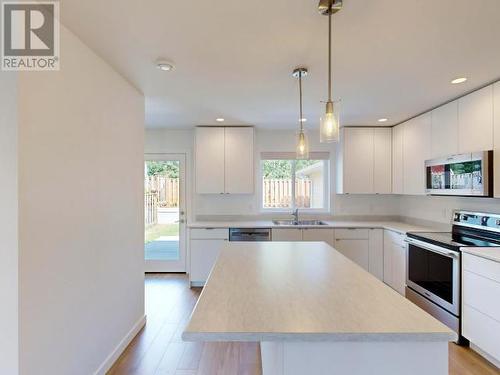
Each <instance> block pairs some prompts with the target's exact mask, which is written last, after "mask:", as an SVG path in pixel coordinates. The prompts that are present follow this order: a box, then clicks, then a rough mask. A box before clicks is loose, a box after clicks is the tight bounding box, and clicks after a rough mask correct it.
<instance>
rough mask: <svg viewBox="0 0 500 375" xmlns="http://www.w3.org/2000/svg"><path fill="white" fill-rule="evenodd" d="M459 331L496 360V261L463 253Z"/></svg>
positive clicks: (499, 278) (499, 281)
mask: <svg viewBox="0 0 500 375" xmlns="http://www.w3.org/2000/svg"><path fill="white" fill-rule="evenodd" d="M462 261H463V265H462V301H463V306H462V334H463V335H464V337H465V338H467V339H468V340H469V341H470V342H471V343H473V344H474V345H475V346H477V347H478V348H479V349H480V350H481V351H483V352H485V353H486V354H487V355H488V356H490V357H491V358H490V359H492V360H493V361H496V362H497V364H498V363H500V346H499V345H498V338H499V337H500V263H498V262H494V261H492V260H488V259H484V258H480V257H477V256H475V255H471V254H466V253H464V254H463V257H462Z"/></svg>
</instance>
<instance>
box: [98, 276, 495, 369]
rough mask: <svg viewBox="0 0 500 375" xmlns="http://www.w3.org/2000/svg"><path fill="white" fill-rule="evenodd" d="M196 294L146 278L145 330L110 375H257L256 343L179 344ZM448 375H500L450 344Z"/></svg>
mask: <svg viewBox="0 0 500 375" xmlns="http://www.w3.org/2000/svg"><path fill="white" fill-rule="evenodd" d="M200 292H201V289H200V288H195V289H190V288H189V286H188V281H187V277H186V276H185V275H180V274H149V275H146V314H147V324H146V327H145V328H144V329H143V330H142V331H141V332H140V333H139V334H138V335H137V337H136V338H135V339H134V340H133V341H132V343H131V344H130V345H129V346H128V348H127V349H126V350H125V352H124V353H123V354H122V355H121V357H120V358H119V359H118V361H117V362H116V363H115V365H114V366H113V368H112V369H111V370H110V371H109V373H108V374H110V375H122V374H133V375H136V374H137V375H167V374H168V375H261V374H262V370H261V362H260V350H259V344H258V343H189V342H183V341H182V339H181V334H182V331H183V329H184V327H185V325H186V324H187V321H188V319H189V316H190V314H191V311H192V309H193V307H194V305H195V303H196V301H197V299H198V297H199V295H200ZM449 360H450V366H449V368H450V371H449V373H450V375H500V371H498V369H496V368H495V367H494V366H492V365H491V364H489V363H488V362H487V361H486V360H484V359H483V358H482V357H480V356H479V355H478V354H476V353H475V352H473V351H472V350H470V349H469V348H464V347H459V346H457V345H455V344H450V359H449Z"/></svg>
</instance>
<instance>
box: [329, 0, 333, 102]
mask: <svg viewBox="0 0 500 375" xmlns="http://www.w3.org/2000/svg"><path fill="white" fill-rule="evenodd" d="M333 2H334V0H329V1H328V101H329V102H331V101H332V7H333Z"/></svg>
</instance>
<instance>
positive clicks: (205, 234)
mask: <svg viewBox="0 0 500 375" xmlns="http://www.w3.org/2000/svg"><path fill="white" fill-rule="evenodd" d="M228 239H229V230H228V229H191V233H190V271H189V281H190V283H191V285H194V286H201V285H204V284H205V282H206V281H207V278H208V275H209V274H210V271H211V270H212V267H213V266H214V264H215V261H216V260H217V257H218V256H219V252H220V249H221V248H222V246H223V245H224V244H225V243H226V242H227V241H228Z"/></svg>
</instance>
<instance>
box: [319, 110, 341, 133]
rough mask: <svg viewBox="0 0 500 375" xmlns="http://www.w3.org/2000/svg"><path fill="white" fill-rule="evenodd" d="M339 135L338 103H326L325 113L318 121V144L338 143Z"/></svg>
mask: <svg viewBox="0 0 500 375" xmlns="http://www.w3.org/2000/svg"><path fill="white" fill-rule="evenodd" d="M339 133H340V101H336V102H327V103H326V111H325V114H324V115H323V117H321V119H320V133H319V134H320V135H319V136H320V142H321V143H332V142H338V141H339Z"/></svg>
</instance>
